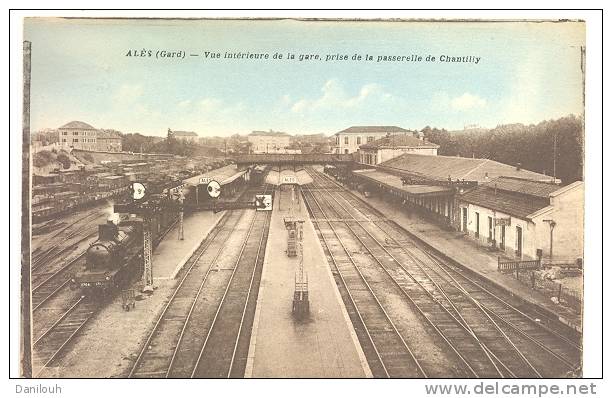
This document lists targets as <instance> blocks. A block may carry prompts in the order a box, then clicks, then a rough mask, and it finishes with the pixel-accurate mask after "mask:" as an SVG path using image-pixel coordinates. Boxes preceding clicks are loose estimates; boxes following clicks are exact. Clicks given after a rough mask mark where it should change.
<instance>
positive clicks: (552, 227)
mask: <svg viewBox="0 0 612 398" xmlns="http://www.w3.org/2000/svg"><path fill="white" fill-rule="evenodd" d="M542 221H544V222H546V223H548V226H549V227H550V252H549V257H550V262H551V263H552V258H553V231H554V229H555V226H556V225H557V223H556V222H555V221H554V220H542Z"/></svg>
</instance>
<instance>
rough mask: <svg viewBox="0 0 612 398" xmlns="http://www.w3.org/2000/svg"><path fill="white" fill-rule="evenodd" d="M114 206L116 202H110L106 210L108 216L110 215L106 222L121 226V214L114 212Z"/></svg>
mask: <svg viewBox="0 0 612 398" xmlns="http://www.w3.org/2000/svg"><path fill="white" fill-rule="evenodd" d="M114 205H115V203H114V202H112V201H109V202H108V208H107V209H106V214H108V217H107V218H106V220H107V221H112V223H113V224H115V225H117V224H119V214H118V213H114V212H113V208H114Z"/></svg>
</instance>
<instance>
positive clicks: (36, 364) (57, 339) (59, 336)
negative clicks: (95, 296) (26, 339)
mask: <svg viewBox="0 0 612 398" xmlns="http://www.w3.org/2000/svg"><path fill="white" fill-rule="evenodd" d="M99 307H100V303H99V302H97V301H95V300H90V299H88V298H87V297H81V298H79V300H77V301H76V302H75V303H74V304H73V305H72V306H70V308H68V309H67V310H66V311H65V312H64V313H63V314H62V315H61V316H60V317H59V318H58V319H57V321H55V323H53V325H51V326H50V327H49V328H48V329H47V330H46V331H44V332H43V333H42V334H41V335H40V336H39V337H38V338H37V339H36V340H35V341H34V343H33V344H32V354H33V355H32V369H33V371H34V377H40V375H41V374H42V373H43V372H44V370H45V369H46V368H48V367H50V366H51V365H52V364H53V362H54V361H56V360H57V359H58V358H59V357H60V356H61V355H62V354H63V353H64V352H65V349H66V348H67V347H68V346H69V345H70V343H71V342H72V341H73V339H74V337H75V336H76V335H77V334H78V332H79V331H80V330H81V329H82V328H83V326H85V324H86V323H87V321H89V320H90V319H91V318H92V317H93V315H94V314H95V313H96V311H97V310H98V308H99Z"/></svg>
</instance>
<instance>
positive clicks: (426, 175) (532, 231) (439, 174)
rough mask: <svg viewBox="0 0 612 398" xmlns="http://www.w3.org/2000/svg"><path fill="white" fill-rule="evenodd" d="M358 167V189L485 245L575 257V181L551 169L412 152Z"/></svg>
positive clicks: (578, 195)
mask: <svg viewBox="0 0 612 398" xmlns="http://www.w3.org/2000/svg"><path fill="white" fill-rule="evenodd" d="M362 166H363V167H365V168H363V169H360V170H353V171H352V174H353V177H354V180H353V181H354V183H355V184H356V185H357V187H358V189H359V190H361V191H362V192H367V193H372V194H375V195H376V194H378V195H385V197H387V198H390V199H391V201H394V202H396V203H399V204H401V205H402V206H403V207H404V208H405V209H406V211H407V212H415V213H418V214H420V215H422V216H424V217H425V218H428V219H430V220H432V221H434V222H436V223H438V224H440V225H442V226H445V227H447V228H449V229H453V230H456V231H461V232H464V233H465V235H466V237H469V238H470V239H474V240H475V241H476V242H478V243H480V244H482V245H484V246H488V247H489V248H491V249H494V250H502V251H504V252H505V253H506V254H507V255H509V256H511V257H516V258H519V259H535V258H538V257H542V258H543V259H544V260H545V261H566V260H567V261H570V262H573V261H575V260H576V259H577V258H582V250H583V241H582V239H583V238H582V236H580V237H578V236H574V231H575V226H576V225H581V224H583V222H584V210H583V203H584V201H583V196H584V186H583V183H582V182H575V183H572V184H570V185H567V186H560V185H559V184H560V181H559V180H554V179H553V178H552V177H550V176H546V175H543V174H540V173H535V172H532V171H529V170H525V169H522V168H521V167H520V166H510V165H507V164H503V163H500V162H496V161H493V160H489V159H473V158H461V157H450V156H429V155H419V154H412V153H408V154H404V155H401V156H399V157H396V158H394V159H391V160H387V161H383V162H382V163H379V164H377V165H366V164H362ZM551 225H552V227H551ZM551 229H552V230H553V232H552V236H553V238H552V242H553V244H552V245H553V258H552V259H550V246H551V244H550V242H551Z"/></svg>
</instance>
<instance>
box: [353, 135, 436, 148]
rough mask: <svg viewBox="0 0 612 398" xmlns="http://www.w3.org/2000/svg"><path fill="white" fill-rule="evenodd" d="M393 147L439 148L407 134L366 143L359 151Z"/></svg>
mask: <svg viewBox="0 0 612 398" xmlns="http://www.w3.org/2000/svg"><path fill="white" fill-rule="evenodd" d="M395 147H408V148H440V145H438V144H434V143H432V142H429V141H424V140H420V139H418V138H416V137H413V136H412V135H408V134H397V135H390V136H388V137H383V138H380V139H378V140H375V141H372V142H368V143H367V144H363V145H361V146H360V147H359V148H361V149H378V148H395Z"/></svg>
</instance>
